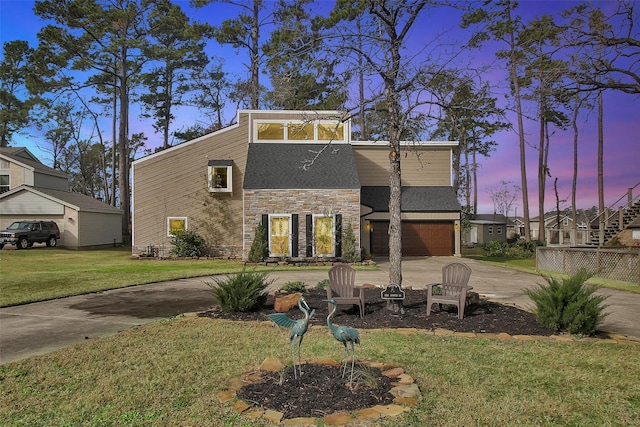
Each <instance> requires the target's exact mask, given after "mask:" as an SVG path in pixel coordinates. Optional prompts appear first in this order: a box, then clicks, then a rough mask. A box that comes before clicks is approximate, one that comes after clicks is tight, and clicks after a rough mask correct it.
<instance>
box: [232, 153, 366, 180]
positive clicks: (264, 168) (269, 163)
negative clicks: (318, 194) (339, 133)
mask: <svg viewBox="0 0 640 427" xmlns="http://www.w3.org/2000/svg"><path fill="white" fill-rule="evenodd" d="M305 166H308V167H305ZM243 188H244V189H246V190H257V189H359V188H360V181H359V179H358V171H357V169H356V163H355V160H354V158H353V150H352V148H351V146H350V145H348V144H329V145H327V144H293V143H284V144H280V143H252V144H249V151H248V154H247V167H246V170H245V175H244V183H243Z"/></svg>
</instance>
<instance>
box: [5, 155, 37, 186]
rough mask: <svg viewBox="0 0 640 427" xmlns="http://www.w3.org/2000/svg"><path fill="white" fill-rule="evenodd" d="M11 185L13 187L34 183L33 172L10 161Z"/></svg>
mask: <svg viewBox="0 0 640 427" xmlns="http://www.w3.org/2000/svg"><path fill="white" fill-rule="evenodd" d="M9 170H10V172H9V180H10V182H9V185H10V186H11V189H14V188H16V187H19V186H21V185H22V184H26V185H33V172H32V171H31V170H28V169H25V168H24V167H22V166H20V165H18V164H16V163H13V162H11V161H10V166H9Z"/></svg>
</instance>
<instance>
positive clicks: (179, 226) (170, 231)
mask: <svg viewBox="0 0 640 427" xmlns="http://www.w3.org/2000/svg"><path fill="white" fill-rule="evenodd" d="M176 231H187V217H184V216H181V217H175V216H170V217H168V218H167V236H168V237H171V236H173V235H174V234H175V233H176Z"/></svg>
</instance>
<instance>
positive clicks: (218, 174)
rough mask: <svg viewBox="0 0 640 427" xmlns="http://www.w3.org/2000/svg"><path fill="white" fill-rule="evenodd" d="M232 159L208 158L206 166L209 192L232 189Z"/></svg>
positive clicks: (222, 191) (223, 191)
mask: <svg viewBox="0 0 640 427" xmlns="http://www.w3.org/2000/svg"><path fill="white" fill-rule="evenodd" d="M232 172H233V160H209V166H208V168H207V177H208V186H209V191H211V192H214V193H215V192H220V193H231V192H232V191H233V175H232Z"/></svg>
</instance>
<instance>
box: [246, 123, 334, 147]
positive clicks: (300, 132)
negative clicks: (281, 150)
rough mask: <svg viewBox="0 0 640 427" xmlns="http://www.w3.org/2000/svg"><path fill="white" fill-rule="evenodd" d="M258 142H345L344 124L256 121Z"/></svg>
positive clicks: (255, 133)
mask: <svg viewBox="0 0 640 427" xmlns="http://www.w3.org/2000/svg"><path fill="white" fill-rule="evenodd" d="M254 135H255V140H256V141H263V142H275V141H278V142H284V141H291V142H314V141H337V142H343V141H344V140H345V131H344V123H341V122H337V121H330V120H313V121H304V120H289V121H279V120H256V121H254Z"/></svg>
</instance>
